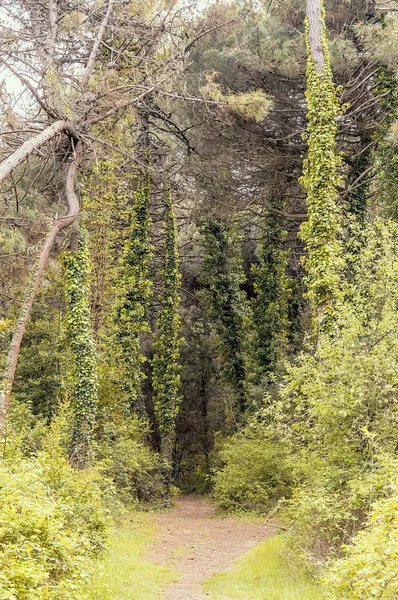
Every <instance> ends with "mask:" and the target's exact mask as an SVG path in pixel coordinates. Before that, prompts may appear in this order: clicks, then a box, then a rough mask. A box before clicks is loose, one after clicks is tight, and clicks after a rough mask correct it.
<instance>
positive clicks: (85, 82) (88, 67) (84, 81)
mask: <svg viewBox="0 0 398 600" xmlns="http://www.w3.org/2000/svg"><path fill="white" fill-rule="evenodd" d="M112 9H113V0H109V2H108V9H107V11H106V14H105V17H104V18H103V20H102V23H101V26H100V28H99V31H98V35H97V37H96V39H95V42H94V45H93V48H92V50H91V54H90V57H89V59H88V62H87V65H86V68H85V70H84V74H83V77H82V80H81V86H82V88H83V89H84V88H86V87H87V85H88V82H89V79H90V77H91V73H92V71H93V68H94V63H95V59H96V57H97V54H98V49H99V47H100V44H101V41H102V38H103V37H104V33H105V29H106V27H107V25H108V21H109V19H110V16H111V13H112Z"/></svg>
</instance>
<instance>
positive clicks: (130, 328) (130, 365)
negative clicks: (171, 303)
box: [115, 175, 152, 408]
mask: <svg viewBox="0 0 398 600" xmlns="http://www.w3.org/2000/svg"><path fill="white" fill-rule="evenodd" d="M150 200H151V184H150V178H149V175H147V176H146V177H145V178H144V180H143V181H140V182H139V185H138V188H137V191H136V193H135V196H134V204H133V208H132V211H131V214H130V215H129V216H130V219H131V225H130V232H129V235H128V238H127V241H126V245H125V248H124V253H123V257H122V261H121V288H122V291H121V297H120V298H119V299H118V301H117V304H116V315H115V323H116V341H117V345H118V346H119V348H120V351H121V352H120V360H121V362H122V364H123V385H124V387H125V390H126V392H127V397H128V403H129V405H130V407H135V408H137V401H138V398H139V396H140V385H141V382H142V379H143V372H142V368H141V367H142V363H143V361H144V357H143V355H142V353H141V342H142V336H143V335H144V334H145V333H149V332H150V327H149V322H148V312H149V302H150V299H151V296H152V280H151V278H150V275H149V264H150V261H151V258H152V245H151V242H150V239H149V227H150V215H149V205H150Z"/></svg>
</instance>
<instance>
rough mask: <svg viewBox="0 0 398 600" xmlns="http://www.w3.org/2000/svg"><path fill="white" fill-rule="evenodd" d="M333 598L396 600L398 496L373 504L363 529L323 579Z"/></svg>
mask: <svg viewBox="0 0 398 600" xmlns="http://www.w3.org/2000/svg"><path fill="white" fill-rule="evenodd" d="M327 582H328V583H329V585H330V587H331V589H332V590H333V592H334V594H335V596H334V597H335V598H338V599H339V600H362V599H365V598H380V599H381V598H383V600H384V599H385V600H394V599H395V598H398V496H397V495H393V496H392V497H390V498H386V499H383V500H380V501H379V502H377V503H375V505H374V508H373V512H372V514H371V517H370V520H369V523H368V525H367V526H366V528H365V529H364V530H363V531H361V532H359V533H358V534H357V535H356V536H355V537H354V539H353V540H352V543H351V544H350V545H349V546H346V547H345V548H344V557H343V558H341V559H340V560H338V561H336V562H335V564H334V565H333V567H332V568H331V570H330V572H329V575H328V577H327Z"/></svg>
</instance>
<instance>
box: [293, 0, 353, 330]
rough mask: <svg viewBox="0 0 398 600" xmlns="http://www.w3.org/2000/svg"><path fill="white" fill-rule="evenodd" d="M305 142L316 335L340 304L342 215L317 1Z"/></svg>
mask: <svg viewBox="0 0 398 600" xmlns="http://www.w3.org/2000/svg"><path fill="white" fill-rule="evenodd" d="M306 31H307V54H308V62H307V90H306V97H307V102H308V113H307V120H308V126H307V139H308V157H307V159H306V161H305V163H304V175H303V177H302V180H301V181H302V184H303V186H304V187H305V189H306V190H307V208H308V220H307V221H306V222H305V223H303V225H302V226H301V237H302V239H303V240H304V242H305V244H306V250H307V256H306V257H305V258H304V260H303V264H304V267H305V269H306V271H307V289H308V291H307V295H308V298H309V300H310V303H311V307H312V314H313V322H314V328H315V331H316V332H319V331H320V330H327V329H330V328H331V327H332V326H333V323H334V320H335V312H336V310H338V306H339V304H340V302H341V300H342V292H341V277H342V269H343V257H342V242H341V237H342V215H341V208H340V205H339V197H338V191H337V184H338V182H339V177H338V172H337V168H338V166H339V164H340V158H339V157H338V156H337V154H336V133H337V122H336V118H337V116H338V115H339V114H341V113H342V107H341V104H340V101H339V98H338V90H336V86H335V84H334V83H333V74H332V69H331V65H330V56H329V49H328V43H327V37H326V27H325V18H324V9H323V4H322V2H321V0H307V20H306Z"/></svg>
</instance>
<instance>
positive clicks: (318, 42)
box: [307, 0, 325, 73]
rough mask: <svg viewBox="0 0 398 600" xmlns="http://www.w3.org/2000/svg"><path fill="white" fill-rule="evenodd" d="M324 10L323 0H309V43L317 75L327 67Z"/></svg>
mask: <svg viewBox="0 0 398 600" xmlns="http://www.w3.org/2000/svg"><path fill="white" fill-rule="evenodd" d="M322 8H323V7H322V0H307V19H308V42H309V44H310V48H311V55H312V58H313V59H314V63H315V68H316V71H317V73H322V70H323V67H324V65H325V55H324V52H323V46H322V38H323V31H322V28H323V19H322Z"/></svg>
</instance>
